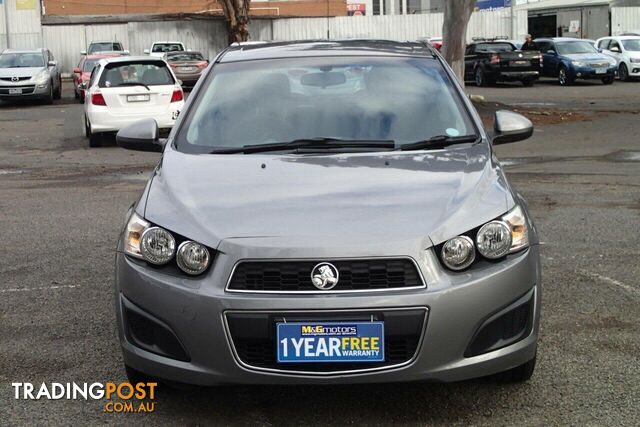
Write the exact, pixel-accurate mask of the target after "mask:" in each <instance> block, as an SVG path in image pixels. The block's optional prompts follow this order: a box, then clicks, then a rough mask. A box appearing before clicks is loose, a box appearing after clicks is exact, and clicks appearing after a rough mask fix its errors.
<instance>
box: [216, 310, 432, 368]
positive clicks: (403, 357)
mask: <svg viewBox="0 0 640 427" xmlns="http://www.w3.org/2000/svg"><path fill="white" fill-rule="evenodd" d="M426 316H427V311H426V309H424V308H412V309H407V310H383V311H373V312H368V311H366V312H365V311H362V312H351V313H344V312H334V313H330V312H319V313H316V314H312V313H249V312H244V313H236V312H232V313H225V319H226V321H227V325H228V332H229V334H230V338H231V342H232V345H233V346H234V349H235V353H236V355H237V357H238V358H239V359H240V361H241V362H242V363H244V364H245V365H247V366H248V367H252V368H256V369H270V370H279V371H292V372H294V373H295V372H296V371H304V372H305V373H314V372H317V373H318V374H327V373H331V372H342V371H361V370H369V369H381V368H385V367H392V366H397V365H402V364H405V363H407V362H409V361H411V360H412V359H413V358H414V357H415V355H416V353H417V351H418V346H419V344H420V340H421V338H422V334H423V330H424V326H425V322H426ZM285 319H286V321H287V322H300V321H309V322H318V321H323V320H324V321H331V322H335V321H346V322H348V321H369V320H372V319H373V320H374V321H383V322H384V350H385V352H384V353H385V360H384V361H383V362H362V363H352V362H333V363H331V362H328V363H308V362H303V363H278V361H277V343H276V338H277V337H276V323H278V322H283V321H284V320H285Z"/></svg>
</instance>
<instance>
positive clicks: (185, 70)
mask: <svg viewBox="0 0 640 427" xmlns="http://www.w3.org/2000/svg"><path fill="white" fill-rule="evenodd" d="M180 71H183V72H185V73H188V72H190V71H195V67H180Z"/></svg>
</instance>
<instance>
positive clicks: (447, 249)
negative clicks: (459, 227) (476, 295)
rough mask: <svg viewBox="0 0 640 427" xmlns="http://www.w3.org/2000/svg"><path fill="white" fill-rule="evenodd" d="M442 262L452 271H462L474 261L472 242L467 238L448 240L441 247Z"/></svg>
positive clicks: (460, 237)
mask: <svg viewBox="0 0 640 427" xmlns="http://www.w3.org/2000/svg"><path fill="white" fill-rule="evenodd" d="M441 257H442V262H443V263H444V265H446V266H447V267H448V268H450V269H451V270H454V271H460V270H464V269H465V268H467V267H469V266H470V265H471V264H472V263H473V261H474V260H475V259H476V250H475V247H474V245H473V240H471V239H470V238H469V237H467V236H457V237H454V238H453V239H449V240H447V241H446V242H445V244H444V245H443V246H442V253H441Z"/></svg>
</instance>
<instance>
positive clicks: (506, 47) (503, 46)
mask: <svg viewBox="0 0 640 427" xmlns="http://www.w3.org/2000/svg"><path fill="white" fill-rule="evenodd" d="M513 50H514V49H513V45H512V44H511V43H480V44H478V45H476V52H478V53H483V52H488V53H499V52H513Z"/></svg>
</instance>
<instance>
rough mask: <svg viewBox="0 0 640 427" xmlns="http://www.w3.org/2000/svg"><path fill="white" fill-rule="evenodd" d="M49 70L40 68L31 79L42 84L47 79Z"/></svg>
mask: <svg viewBox="0 0 640 427" xmlns="http://www.w3.org/2000/svg"><path fill="white" fill-rule="evenodd" d="M49 77H50V76H49V72H48V71H47V70H42V71H40V72H39V73H38V74H36V75H35V76H33V77H32V79H33V81H34V82H36V84H39V85H42V84H45V83H46V82H47V81H49Z"/></svg>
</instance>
